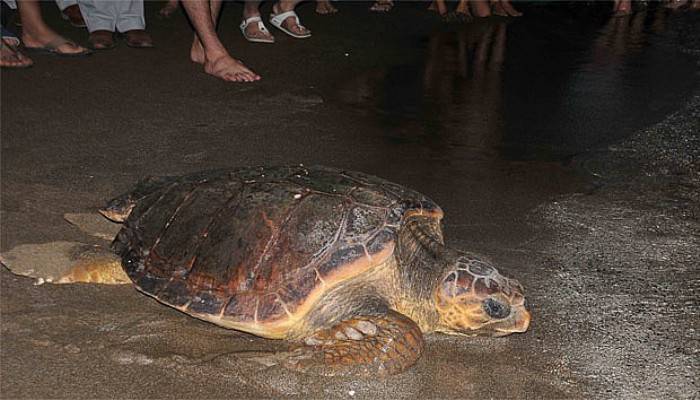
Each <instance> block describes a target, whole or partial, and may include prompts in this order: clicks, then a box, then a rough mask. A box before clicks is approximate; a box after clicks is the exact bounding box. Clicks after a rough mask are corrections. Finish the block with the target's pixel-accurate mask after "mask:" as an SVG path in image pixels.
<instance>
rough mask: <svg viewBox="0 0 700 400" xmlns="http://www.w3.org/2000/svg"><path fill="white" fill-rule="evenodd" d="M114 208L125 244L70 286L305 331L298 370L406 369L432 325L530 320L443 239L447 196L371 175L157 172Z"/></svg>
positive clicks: (77, 271) (257, 330)
mask: <svg viewBox="0 0 700 400" xmlns="http://www.w3.org/2000/svg"><path fill="white" fill-rule="evenodd" d="M101 213H102V214H103V215H104V216H105V217H107V218H109V219H110V220H112V221H114V222H119V223H122V224H123V226H122V228H121V230H120V231H119V233H118V234H117V236H116V238H115V239H114V241H113V242H112V250H113V253H109V254H104V255H103V256H101V257H90V258H89V260H90V262H82V263H80V264H78V265H76V266H74V267H73V268H72V269H71V270H70V272H69V273H68V274H66V275H65V276H64V277H62V278H61V279H60V280H59V283H70V282H95V283H131V282H133V284H134V285H135V286H136V288H137V289H138V290H139V291H141V292H142V293H144V294H146V295H148V296H151V297H153V298H155V299H156V300H158V301H159V302H161V303H163V304H166V305H168V306H171V307H173V308H176V309H178V310H180V311H182V312H184V313H186V314H188V315H191V316H193V317H196V318H199V319H202V320H205V321H209V322H212V323H214V324H217V325H219V326H222V327H224V328H231V329H237V330H240V331H244V332H249V333H252V334H255V335H258V336H262V337H265V338H274V339H287V340H290V341H293V342H294V346H293V351H291V352H288V353H286V355H285V356H284V357H283V360H282V361H283V363H284V364H285V366H286V367H288V368H292V369H296V370H301V371H315V372H318V373H322V374H326V375H334V374H347V373H350V374H380V375H386V374H393V373H398V372H400V371H402V370H404V369H405V368H407V367H409V366H411V365H413V364H414V363H415V362H416V361H417V360H418V358H419V357H420V355H421V352H422V351H423V347H424V342H423V336H422V335H423V333H427V332H443V333H447V334H457V335H482V334H483V335H489V336H504V335H508V334H510V333H513V332H524V331H526V330H527V328H528V325H529V322H530V314H529V312H528V311H527V310H526V308H525V301H524V297H523V289H522V287H521V285H520V284H519V283H518V282H517V281H515V280H513V279H508V278H506V277H504V276H502V275H501V274H499V273H498V271H497V270H496V269H495V268H494V267H493V266H492V265H491V264H489V263H488V262H486V261H484V260H483V259H480V258H479V257H477V256H476V255H474V254H471V253H466V252H462V251H457V250H453V249H450V248H447V247H446V246H445V245H444V240H443V234H442V229H441V224H440V220H441V219H442V216H443V212H442V210H441V209H440V207H439V206H438V205H436V204H435V203H434V202H433V201H431V200H430V199H428V198H427V197H426V196H424V195H422V194H420V193H418V192H415V191H413V190H410V189H407V188H405V187H402V186H400V185H398V184H395V183H391V182H388V181H386V180H383V179H380V178H377V177H374V176H370V175H366V174H363V173H359V172H351V171H342V170H338V169H333V168H328V167H320V166H315V167H303V166H291V167H271V168H264V167H257V168H242V169H236V170H231V171H215V172H205V173H200V174H195V175H187V176H180V177H163V178H151V179H147V180H145V181H142V182H140V183H139V184H138V185H137V186H136V188H135V189H134V190H133V191H131V192H128V193H126V194H124V195H122V196H119V197H117V198H115V199H114V200H112V201H111V202H109V203H108V205H107V207H106V208H104V209H103V210H101ZM105 253H107V252H106V251H105Z"/></svg>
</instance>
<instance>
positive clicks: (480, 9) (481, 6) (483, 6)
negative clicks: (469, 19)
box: [469, 0, 491, 18]
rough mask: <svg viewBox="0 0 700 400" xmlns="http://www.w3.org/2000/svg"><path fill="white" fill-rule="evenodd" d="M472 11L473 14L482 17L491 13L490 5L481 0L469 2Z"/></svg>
mask: <svg viewBox="0 0 700 400" xmlns="http://www.w3.org/2000/svg"><path fill="white" fill-rule="evenodd" d="M469 4H470V5H471V7H472V11H474V16H476V17H479V18H483V17H488V16H490V15H491V7H490V5H489V3H488V2H486V1H481V0H472V1H470V2H469Z"/></svg>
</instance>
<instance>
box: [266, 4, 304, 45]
mask: <svg viewBox="0 0 700 400" xmlns="http://www.w3.org/2000/svg"><path fill="white" fill-rule="evenodd" d="M289 17H294V19H295V20H296V24H297V26H299V27H300V28H302V29H305V30H306V31H307V32H306V33H302V34H298V33H296V32H292V31H290V30H289V29H287V28H285V27H283V26H282V23H283V22H284V20H286V19H287V18H289ZM270 23H271V24H272V25H273V26H274V27H275V28H277V29H279V30H281V31H282V32H284V33H286V34H287V35H289V36H291V37H293V38H297V39H306V38H309V37H311V32H310V31H309V30H308V29H306V27H305V26H304V25H302V24H301V23H299V16H298V15H297V13H295V12H294V10H292V11H287V12H283V13H281V14H277V15H275V14H270Z"/></svg>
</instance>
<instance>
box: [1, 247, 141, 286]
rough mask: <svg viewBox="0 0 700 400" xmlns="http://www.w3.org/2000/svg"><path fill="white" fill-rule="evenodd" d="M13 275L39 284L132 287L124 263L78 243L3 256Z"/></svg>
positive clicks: (17, 250)
mask: <svg viewBox="0 0 700 400" xmlns="http://www.w3.org/2000/svg"><path fill="white" fill-rule="evenodd" d="M0 261H1V262H2V264H3V265H4V266H5V267H7V269H9V270H10V271H11V272H12V273H13V274H15V275H22V276H28V277H31V278H35V279H36V280H37V282H38V283H44V282H50V283H77V282H85V283H103V284H125V283H131V280H130V279H129V277H128V276H127V275H126V273H125V272H124V270H123V269H122V267H121V260H120V259H119V257H117V256H116V255H115V254H114V253H112V252H111V251H109V249H107V248H104V247H102V246H94V245H88V244H84V243H77V242H51V243H42V244H23V245H19V246H17V247H15V248H13V249H12V250H10V251H8V252H6V253H3V254H1V255H0Z"/></svg>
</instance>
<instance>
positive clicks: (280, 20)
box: [270, 10, 302, 27]
mask: <svg viewBox="0 0 700 400" xmlns="http://www.w3.org/2000/svg"><path fill="white" fill-rule="evenodd" d="M289 17H294V19H295V20H296V24H297V25H298V26H300V27H302V25H301V23H300V21H299V16H298V15H297V13H296V12H294V10H291V11H287V12H283V13H281V14H273V15H272V16H271V17H270V19H271V20H275V21H277V23H278V24H280V25H281V24H282V23H283V22H284V20H286V19H287V18H289Z"/></svg>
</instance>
